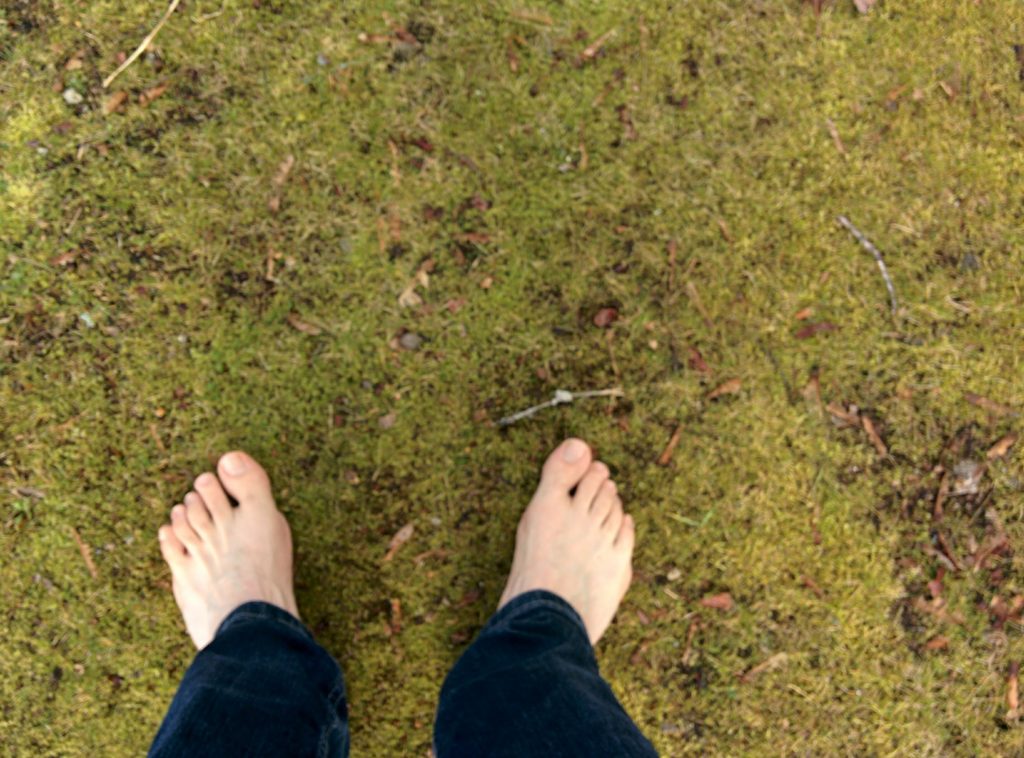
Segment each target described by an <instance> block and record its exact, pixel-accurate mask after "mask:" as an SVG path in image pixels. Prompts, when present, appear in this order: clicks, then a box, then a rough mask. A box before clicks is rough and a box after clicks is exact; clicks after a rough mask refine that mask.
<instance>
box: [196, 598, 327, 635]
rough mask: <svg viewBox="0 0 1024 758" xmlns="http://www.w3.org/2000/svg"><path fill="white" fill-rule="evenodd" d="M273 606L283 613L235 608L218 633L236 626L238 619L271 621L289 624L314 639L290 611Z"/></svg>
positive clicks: (222, 623)
mask: <svg viewBox="0 0 1024 758" xmlns="http://www.w3.org/2000/svg"><path fill="white" fill-rule="evenodd" d="M271 607H273V608H275V609H277V610H279V611H281V614H282V615H279V614H277V613H266V612H262V613H261V612H257V611H249V610H246V611H240V610H238V609H235V610H234V611H232V612H231V613H229V614H228V616H227V618H225V619H224V621H222V622H221V625H220V628H219V629H218V630H217V633H218V634H219V633H220V632H222V631H225V630H226V628H228V627H231V626H234V623H235V622H236V621H271V622H278V623H281V624H284V625H285V626H288V627H289V628H291V629H295V630H296V631H299V632H301V633H302V634H303V635H305V636H307V637H309V638H310V639H312V635H310V633H309V630H308V629H306V627H305V626H304V625H303V623H302V622H301V621H299V620H298V619H297V618H295V617H294V616H292V615H291V614H290V613H288V611H286V610H284V609H283V608H277V606H271ZM215 636H216V635H215Z"/></svg>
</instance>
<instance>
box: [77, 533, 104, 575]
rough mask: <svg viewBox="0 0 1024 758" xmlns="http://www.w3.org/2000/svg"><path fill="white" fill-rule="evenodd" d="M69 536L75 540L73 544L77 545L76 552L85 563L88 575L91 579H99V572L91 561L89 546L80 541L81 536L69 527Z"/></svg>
mask: <svg viewBox="0 0 1024 758" xmlns="http://www.w3.org/2000/svg"><path fill="white" fill-rule="evenodd" d="M71 536H72V537H74V538H75V544H76V545H78V552H79V553H81V554H82V560H83V561H85V567H86V568H87V569H89V575H90V576H91V577H92V578H93V579H99V576H100V575H99V572H98V571H97V570H96V564H95V562H93V559H92V552H91V551H90V549H89V546H88V545H87V544H86V543H85V540H83V539H82V535H80V534H79V533H78V530H77V529H75V527H71Z"/></svg>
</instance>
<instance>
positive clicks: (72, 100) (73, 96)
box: [61, 87, 85, 105]
mask: <svg viewBox="0 0 1024 758" xmlns="http://www.w3.org/2000/svg"><path fill="white" fill-rule="evenodd" d="M61 97H63V98H64V102H65V103H67V104H68V105H81V104H82V101H83V100H85V98H84V97H82V95H81V93H79V91H78V90H76V89H74V88H73V87H68V88H67V89H66V90H64V92H62V93H61Z"/></svg>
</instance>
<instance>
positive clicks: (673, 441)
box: [658, 424, 683, 466]
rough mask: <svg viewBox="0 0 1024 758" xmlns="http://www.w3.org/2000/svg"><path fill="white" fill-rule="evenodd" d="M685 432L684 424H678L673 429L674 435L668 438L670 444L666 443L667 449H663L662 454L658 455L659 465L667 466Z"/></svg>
mask: <svg viewBox="0 0 1024 758" xmlns="http://www.w3.org/2000/svg"><path fill="white" fill-rule="evenodd" d="M682 433H683V425H682V424H677V425H676V428H675V429H674V430H673V431H672V436H671V437H669V439H668V444H667V445H665V449H664V450H662V451H661V455H659V456H658V465H659V466H667V465H668V464H669V461H671V460H672V453H674V452H675V450H676V446H677V445H678V444H679V438H680V436H682Z"/></svg>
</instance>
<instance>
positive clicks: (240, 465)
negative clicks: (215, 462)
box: [220, 453, 245, 476]
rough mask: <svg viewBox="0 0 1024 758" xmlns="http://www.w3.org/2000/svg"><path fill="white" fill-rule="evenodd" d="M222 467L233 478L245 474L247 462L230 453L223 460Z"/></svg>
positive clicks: (236, 454)
mask: <svg viewBox="0 0 1024 758" xmlns="http://www.w3.org/2000/svg"><path fill="white" fill-rule="evenodd" d="M220 465H222V466H223V467H224V470H225V471H226V472H228V473H229V474H231V476H240V475H241V474H244V473H245V461H244V460H243V459H242V456H240V455H239V454H238V453H228V454H227V455H225V456H224V457H223V458H222V459H221V462H220Z"/></svg>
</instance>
